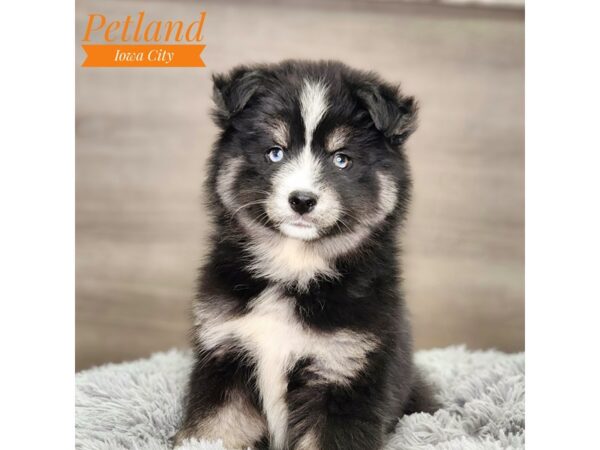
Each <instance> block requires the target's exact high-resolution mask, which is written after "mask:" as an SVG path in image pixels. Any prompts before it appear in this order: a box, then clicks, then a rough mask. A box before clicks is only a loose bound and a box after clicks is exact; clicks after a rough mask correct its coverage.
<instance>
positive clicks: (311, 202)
mask: <svg viewBox="0 0 600 450" xmlns="http://www.w3.org/2000/svg"><path fill="white" fill-rule="evenodd" d="M288 201H289V202H290V206H291V207H292V209H293V210H294V211H296V212H297V213H298V214H306V213H309V212H311V211H312V210H313V209H315V206H316V204H317V196H316V195H315V194H312V193H310V192H304V191H294V192H292V193H291V194H290V197H289V198H288Z"/></svg>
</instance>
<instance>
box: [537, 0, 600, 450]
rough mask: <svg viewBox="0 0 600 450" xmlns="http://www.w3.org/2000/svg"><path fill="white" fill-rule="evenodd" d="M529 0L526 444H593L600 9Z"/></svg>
mask: <svg viewBox="0 0 600 450" xmlns="http://www.w3.org/2000/svg"><path fill="white" fill-rule="evenodd" d="M599 9H600V8H599V5H598V3H597V2H584V1H572V2H563V1H543V2H534V1H530V2H528V3H527V11H526V17H527V22H526V27H527V36H526V42H527V49H526V55H527V65H526V68H527V80H526V93H527V96H526V99H527V102H526V124H527V127H526V136H527V138H526V169H527V175H526V197H527V202H526V205H527V211H526V224H527V225H526V242H527V244H526V275H527V280H526V319H527V320H526V323H527V326H526V354H527V369H526V372H527V388H526V398H527V401H526V411H527V424H526V430H527V448H528V449H544V450H547V449H553V448H557V449H588V448H594V447H596V446H598V435H597V429H598V408H599V407H600V396H599V394H598V393H599V388H598V385H599V383H600V381H599V374H600V370H599V366H600V362H599V360H600V357H599V355H600V351H599V350H598V344H599V343H600V340H599V339H598V338H599V333H598V330H599V328H600V323H599V318H600V306H599V305H600V291H599V285H600V265H599V263H598V259H599V252H600V245H599V244H600V240H599V236H600V182H599V180H600V139H599V137H598V136H599V135H600V125H599V123H600V113H599V105H600V95H599V94H600V92H599V87H598V86H599V85H600V64H599V62H600V61H599V58H598V54H599V45H598V42H600V26H599V25H600V24H599V21H600V14H599V12H600V11H599Z"/></svg>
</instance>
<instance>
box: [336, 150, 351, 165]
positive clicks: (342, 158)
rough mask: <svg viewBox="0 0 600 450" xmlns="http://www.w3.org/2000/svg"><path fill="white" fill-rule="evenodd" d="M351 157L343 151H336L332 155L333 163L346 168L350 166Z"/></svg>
mask: <svg viewBox="0 0 600 450" xmlns="http://www.w3.org/2000/svg"><path fill="white" fill-rule="evenodd" d="M350 163H351V159H350V158H349V157H347V156H346V155H344V154H343V153H336V154H335V155H333V164H335V166H336V167H338V168H340V169H347V168H348V167H350Z"/></svg>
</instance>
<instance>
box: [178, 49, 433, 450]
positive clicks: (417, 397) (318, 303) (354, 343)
mask: <svg viewBox="0 0 600 450" xmlns="http://www.w3.org/2000/svg"><path fill="white" fill-rule="evenodd" d="M214 100H215V103H216V110H215V112H214V117H215V120H216V123H217V125H218V126H219V127H220V130H221V132H220V135H219V138H218V141H217V142H216V145H215V146H214V149H213V152H212V156H211V159H210V166H209V176H208V180H207V183H206V189H207V195H208V198H209V201H210V210H211V212H212V213H213V215H214V222H215V232H214V239H213V244H212V250H211V252H210V254H209V256H208V261H207V262H206V264H205V265H204V267H203V268H202V271H201V277H200V282H199V290H198V295H197V299H196V301H195V303H194V317H195V324H194V330H193V341H194V347H195V365H194V368H193V371H192V374H191V380H190V384H189V395H188V397H187V408H186V411H185V418H184V423H183V425H182V428H181V430H180V431H179V433H178V434H177V435H176V437H175V444H176V445H179V444H181V443H182V442H183V441H184V440H186V439H188V438H204V439H208V440H218V439H220V440H222V441H223V444H224V446H225V447H226V448H228V449H246V448H247V447H250V448H259V449H263V448H264V449H272V450H283V449H286V450H287V449H290V450H291V449H294V450H352V449H356V450H366V449H380V448H381V447H382V445H383V444H384V442H385V436H386V433H387V432H389V431H390V430H392V429H393V428H394V426H395V424H396V423H397V420H398V418H399V417H401V416H402V415H403V414H408V413H411V412H415V411H432V410H433V409H434V407H435V406H434V401H433V399H432V397H431V394H430V391H429V389H428V386H427V384H426V383H424V382H423V380H422V379H421V378H420V376H419V374H418V373H417V371H416V370H415V368H414V366H413V362H412V348H411V333H410V327H409V324H408V321H407V312H406V310H405V306H404V300H403V298H402V293H401V292H400V290H399V281H400V267H399V261H398V245H397V241H396V231H397V228H398V226H399V225H400V224H401V223H402V221H403V219H404V216H405V213H406V208H407V205H408V200H409V196H410V185H411V183H410V177H409V168H408V163H407V161H406V156H405V154H404V150H403V144H404V142H405V140H406V138H407V137H408V136H409V135H410V134H411V133H412V132H413V131H414V128H415V119H416V104H415V101H414V100H413V98H411V97H406V96H404V95H402V94H401V93H400V92H399V90H398V88H397V87H395V86H392V85H390V84H388V83H385V82H383V81H382V80H381V79H380V78H379V77H377V76H376V75H374V74H372V73H365V72H361V71H358V70H353V69H351V68H349V67H347V66H345V65H343V64H341V63H338V62H331V61H323V62H303V61H286V62H283V63H281V64H276V65H259V66H249V67H238V68H236V69H234V70H233V71H231V72H230V73H228V74H226V75H220V76H216V77H214Z"/></svg>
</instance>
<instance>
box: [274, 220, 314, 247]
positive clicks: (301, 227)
mask: <svg viewBox="0 0 600 450" xmlns="http://www.w3.org/2000/svg"><path fill="white" fill-rule="evenodd" d="M279 231H281V233H283V234H284V235H286V236H288V237H291V238H295V239H302V240H305V241H312V240H314V239H316V238H318V237H319V227H318V226H317V225H316V224H315V223H314V222H312V221H311V220H308V219H305V218H302V217H300V218H296V219H291V220H286V221H284V222H282V223H281V224H280V225H279Z"/></svg>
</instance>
